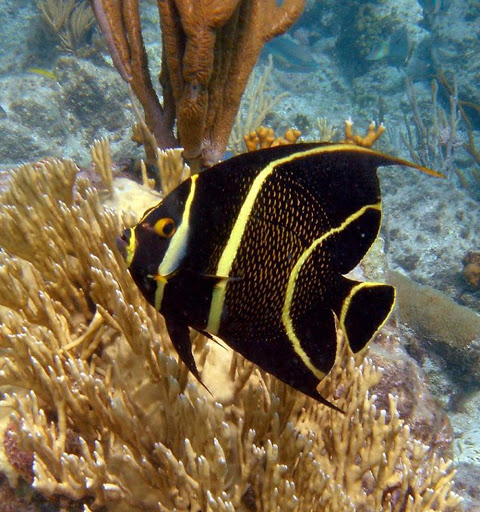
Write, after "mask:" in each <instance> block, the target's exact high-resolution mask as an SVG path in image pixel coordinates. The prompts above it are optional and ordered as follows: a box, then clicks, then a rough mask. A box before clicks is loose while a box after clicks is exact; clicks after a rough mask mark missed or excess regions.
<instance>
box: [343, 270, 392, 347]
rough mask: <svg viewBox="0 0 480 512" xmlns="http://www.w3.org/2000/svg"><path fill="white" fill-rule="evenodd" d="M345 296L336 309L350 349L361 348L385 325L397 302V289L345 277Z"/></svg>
mask: <svg viewBox="0 0 480 512" xmlns="http://www.w3.org/2000/svg"><path fill="white" fill-rule="evenodd" d="M342 281H343V283H342V284H343V286H342V287H341V288H343V289H344V298H343V300H342V302H341V304H339V308H338V309H339V310H338V311H336V313H337V315H338V317H339V320H340V327H341V329H342V330H343V332H344V333H345V336H346V338H347V340H348V343H349V345H350V348H351V349H352V351H353V352H355V353H357V352H360V350H362V349H363V348H364V347H365V346H366V345H367V343H368V342H369V341H370V340H371V339H372V338H373V337H374V336H375V334H376V333H377V332H378V331H379V330H380V329H381V328H382V327H383V325H384V324H385V322H386V321H387V319H388V317H389V316H390V313H391V312H392V310H393V307H394V305H395V288H394V287H393V286H390V285H388V284H380V283H360V282H358V281H352V280H350V279H346V278H342Z"/></svg>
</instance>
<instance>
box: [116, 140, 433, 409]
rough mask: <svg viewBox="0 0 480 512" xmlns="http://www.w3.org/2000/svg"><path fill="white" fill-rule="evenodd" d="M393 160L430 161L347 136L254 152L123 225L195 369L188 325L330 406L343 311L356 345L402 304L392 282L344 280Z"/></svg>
mask: <svg viewBox="0 0 480 512" xmlns="http://www.w3.org/2000/svg"><path fill="white" fill-rule="evenodd" d="M392 164H400V165H409V166H413V167H417V168H419V169H422V170H426V169H424V168H421V167H419V166H416V165H414V164H409V163H408V162H405V161H402V160H399V159H396V158H393V157H389V156H386V155H383V154H380V153H377V152H374V151H371V150H369V149H366V148H360V147H357V146H351V145H347V144H295V145H290V146H280V147H276V148H270V149H265V150H260V151H255V152H251V153H246V154H244V155H240V156H238V157H235V158H232V159H230V160H227V161H225V162H222V163H220V164H218V165H216V166H214V167H212V168H210V169H208V170H206V171H204V172H202V173H201V174H198V175H195V176H193V177H191V178H189V179H188V180H186V181H185V182H183V183H182V184H181V185H180V186H179V187H178V188H177V189H176V190H174V191H173V192H172V193H171V194H169V195H168V196H167V197H166V198H165V199H164V200H163V201H162V202H161V203H160V204H159V205H158V206H156V207H154V208H152V209H150V210H148V211H147V212H146V213H145V214H144V216H143V218H142V219H141V221H140V222H139V224H138V225H137V226H135V227H134V228H132V229H128V230H125V232H124V234H123V236H122V237H121V238H119V239H118V246H119V248H120V249H121V250H122V252H123V254H124V256H125V259H126V261H127V264H128V266H129V270H130V272H131V275H132V277H133V279H134V281H135V282H136V284H137V285H138V286H139V288H140V290H141V291H142V293H143V294H144V296H145V297H146V299H147V300H148V301H149V302H150V303H151V304H152V305H154V306H155V307H156V309H158V310H159V311H160V312H161V313H162V314H163V315H164V317H165V320H166V325H167V328H168V331H169V334H170V337H171V339H172V342H173V344H174V346H175V348H176V349H177V351H178V353H179V355H180V357H181V359H182V360H183V361H184V362H185V364H186V365H187V366H188V368H189V369H190V371H192V373H193V374H194V375H195V376H196V377H197V378H199V376H198V372H197V369H196V366H195V361H194V358H193V355H192V351H191V346H190V337H189V327H192V328H194V329H196V330H199V331H202V332H208V333H211V334H214V335H218V336H219V337H220V338H221V339H223V340H224V341H225V342H226V343H227V344H228V345H230V346H231V347H232V348H233V349H234V350H236V351H238V352H240V353H241V354H243V355H244V356H245V357H246V358H247V359H249V360H251V361H253V362H254V363H256V364H258V366H260V367H261V368H262V369H263V370H265V371H267V372H269V373H271V374H273V375H275V376H276V377H278V378H279V379H281V380H282V381H284V382H286V383H287V384H289V385H290V386H292V387H294V388H296V389H298V390H300V391H302V392H303V393H305V394H307V395H309V396H311V397H314V398H315V399H317V400H320V401H322V402H323V403H328V402H326V401H325V400H324V399H323V398H322V397H321V396H320V394H319V393H318V392H317V390H316V388H317V385H318V383H319V381H320V380H321V379H322V378H323V377H324V376H325V375H326V374H327V373H328V372H329V370H330V369H331V367H332V365H333V363H334V362H335V356H336V350H337V342H336V339H337V338H336V328H335V316H336V317H337V318H338V320H339V325H340V326H341V328H342V329H343V330H344V332H345V335H346V338H347V340H348V342H349V344H350V346H351V348H352V350H353V351H354V352H358V351H360V350H361V349H362V348H363V347H364V346H365V345H366V344H367V343H368V341H369V340H370V339H371V338H372V337H373V336H374V334H375V333H376V332H377V331H378V329H380V328H381V326H382V325H383V324H384V322H385V321H386V319H387V318H388V316H389V314H390V312H391V310H392V308H393V305H394V300H395V291H394V288H393V287H391V286H389V285H384V284H379V283H359V282H356V281H352V280H349V279H347V278H345V277H344V274H346V273H348V272H349V271H350V270H352V269H353V268H354V267H355V266H356V265H357V264H358V263H359V262H360V261H361V259H362V258H363V256H364V255H365V253H366V252H367V250H368V249H369V247H370V246H371V245H372V243H373V242H374V241H375V239H376V237H377V235H378V231H379V229H380V223H381V200H380V190H379V185H378V179H377V176H376V170H377V167H378V166H379V165H392ZM426 171H427V172H428V170H426Z"/></svg>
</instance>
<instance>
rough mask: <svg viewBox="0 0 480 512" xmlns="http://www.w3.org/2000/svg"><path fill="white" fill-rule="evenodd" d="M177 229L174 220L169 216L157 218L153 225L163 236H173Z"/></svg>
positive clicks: (158, 233)
mask: <svg viewBox="0 0 480 512" xmlns="http://www.w3.org/2000/svg"><path fill="white" fill-rule="evenodd" d="M176 229H177V228H176V226H175V222H174V220H173V219H170V218H169V217H165V218H163V219H160V220H157V222H155V225H154V226H153V230H154V231H155V233H157V235H159V236H161V237H162V238H171V237H172V236H173V235H174V234H175V231H176Z"/></svg>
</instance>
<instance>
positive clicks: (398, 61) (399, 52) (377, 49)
mask: <svg viewBox="0 0 480 512" xmlns="http://www.w3.org/2000/svg"><path fill="white" fill-rule="evenodd" d="M410 53H411V47H410V43H409V40H408V32H407V29H406V27H405V26H402V27H400V28H399V29H397V30H395V32H393V33H392V34H391V35H390V37H389V39H388V41H379V42H377V43H376V44H375V45H374V46H373V47H372V49H371V50H370V52H369V54H368V55H367V56H366V57H365V59H366V60H371V61H376V60H381V59H385V58H386V59H387V60H388V62H389V64H391V65H393V66H403V65H404V64H406V63H407V62H408V59H409V57H410Z"/></svg>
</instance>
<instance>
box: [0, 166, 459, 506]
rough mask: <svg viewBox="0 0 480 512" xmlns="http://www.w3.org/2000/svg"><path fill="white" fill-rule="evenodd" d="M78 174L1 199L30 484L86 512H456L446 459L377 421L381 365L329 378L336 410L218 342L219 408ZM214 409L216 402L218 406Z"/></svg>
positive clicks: (207, 352)
mask: <svg viewBox="0 0 480 512" xmlns="http://www.w3.org/2000/svg"><path fill="white" fill-rule="evenodd" d="M75 174H76V167H75V165H74V164H72V163H71V162H68V161H51V162H43V163H40V164H38V165H35V166H25V167H23V168H21V169H19V170H18V171H17V172H16V174H15V176H14V177H13V179H12V183H11V188H10V190H9V191H8V192H7V193H6V194H5V195H4V196H3V197H2V198H1V205H2V206H0V225H1V229H2V239H1V244H2V246H3V249H2V250H1V251H0V290H1V293H0V303H1V306H0V368H1V370H0V383H1V385H2V390H3V391H4V397H3V400H2V401H1V402H0V405H1V406H3V407H4V408H6V407H7V406H8V407H11V408H12V410H13V411H14V412H13V422H14V425H15V427H14V429H13V430H14V431H15V432H16V435H17V436H18V442H19V443H20V445H21V447H22V449H23V450H26V451H29V452H31V453H33V457H34V463H33V473H34V481H33V486H34V487H35V489H37V490H38V491H40V492H41V493H42V494H44V495H46V496H54V495H64V496H67V497H69V498H70V499H73V500H77V501H79V502H81V503H84V510H85V511H88V510H99V509H104V510H105V509H106V510H109V511H124V510H125V511H126V510H159V511H170V510H201V511H205V512H206V511H229V512H230V511H233V510H238V511H252V510H263V511H280V510H281V511H282V512H283V511H288V510H291V511H305V510H319V511H343V510H352V511H353V510H357V511H361V510H392V511H393V510H398V511H400V510H410V511H417V510H418V511H420V510H422V511H423V510H457V506H458V498H457V497H456V495H455V494H454V493H452V491H451V488H452V476H453V471H452V469H451V466H450V464H451V463H450V462H445V461H443V460H440V459H438V458H437V457H436V456H435V454H434V453H431V452H430V451H429V449H428V448H427V447H423V446H420V445H419V444H418V443H416V442H415V441H414V440H412V439H410V437H409V430H408V427H406V426H405V425H404V424H403V422H402V421H401V420H399V418H398V414H397V412H396V408H395V400H394V399H393V398H392V399H391V401H390V410H389V411H388V412H387V413H385V412H381V411H377V410H376V408H375V397H374V396H370V395H369V394H368V389H369V388H370V387H371V386H372V385H374V384H375V383H376V382H377V381H378V379H379V378H380V375H379V372H378V371H377V370H376V369H375V368H373V366H372V365H371V363H369V362H368V361H364V363H363V365H362V366H358V365H356V364H355V363H354V361H353V359H352V358H348V357H346V358H345V359H344V361H345V363H344V364H339V365H338V366H337V367H336V369H335V370H334V372H333V373H332V375H331V376H330V377H328V378H327V380H326V381H324V382H325V383H324V389H323V393H324V394H325V396H332V395H335V403H336V404H337V405H338V406H340V407H342V408H343V409H344V410H345V411H346V414H345V415H341V414H339V413H337V412H334V411H332V410H329V409H327V408H325V407H324V406H322V405H319V404H317V403H314V402H313V401H312V400H310V399H306V398H305V397H304V396H303V395H299V394H297V393H295V392H294V391H293V390H291V389H290V388H288V387H287V386H285V385H284V384H282V383H280V382H279V381H277V380H276V379H274V378H273V377H270V376H268V375H263V374H262V373H260V372H259V371H258V369H256V368H255V367H254V366H253V365H252V364H251V363H248V362H246V361H245V360H244V359H242V358H241V357H240V356H239V355H237V354H233V355H232V353H231V352H229V351H228V350H227V349H224V348H223V347H220V346H218V345H216V344H211V343H210V341H208V342H207V341H206V340H205V339H201V340H197V341H196V358H197V361H199V368H200V371H202V374H203V378H204V379H205V382H206V384H207V385H208V386H209V388H210V389H211V391H212V394H213V397H212V396H210V395H208V394H207V393H206V392H205V390H204V389H203V388H202V387H201V386H199V385H198V384H197V383H196V382H189V377H188V374H187V371H186V369H185V367H184V366H183V365H181V364H179V363H178V362H177V361H176V359H175V358H174V357H172V353H173V352H172V348H171V346H170V343H169V341H168V339H167V335H166V333H165V328H164V324H163V321H162V319H161V317H160V316H159V315H158V314H157V313H156V312H155V311H154V310H153V309H152V308H150V307H149V306H148V305H147V304H146V303H145V302H144V301H143V299H142V298H141V297H140V295H139V293H138V291H137V287H136V286H135V285H134V284H133V282H132V281H131V280H130V278H129V276H128V273H127V272H126V271H125V268H124V263H123V260H122V258H121V256H120V255H119V254H118V253H117V252H116V251H115V250H114V249H113V248H114V237H115V235H116V234H117V233H118V232H119V230H120V221H119V220H118V218H117V215H116V213H115V212H113V211H112V210H108V209H105V208H103V207H102V206H101V204H100V201H99V197H98V194H97V193H96V192H95V191H94V190H93V189H91V188H90V187H89V184H88V182H87V181H85V180H83V179H77V180H76V181H75ZM215 400H216V401H215Z"/></svg>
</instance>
